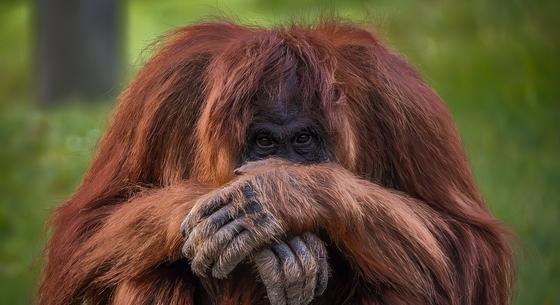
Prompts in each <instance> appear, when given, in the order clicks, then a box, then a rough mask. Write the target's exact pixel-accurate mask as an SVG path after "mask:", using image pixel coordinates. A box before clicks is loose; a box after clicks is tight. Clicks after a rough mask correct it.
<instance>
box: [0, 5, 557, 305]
mask: <svg viewBox="0 0 560 305" xmlns="http://www.w3.org/2000/svg"><path fill="white" fill-rule="evenodd" d="M33 9H34V8H33V5H32V3H31V2H29V1H23V0H20V1H16V0H10V1H5V0H4V1H0V29H1V30H0V299H1V300H2V302H3V303H5V304H29V303H32V300H33V294H34V291H35V290H36V286H37V278H38V276H39V272H40V268H41V264H42V263H43V260H44V257H43V254H42V253H41V249H42V247H43V245H44V242H45V240H46V236H47V233H46V230H45V225H44V222H45V220H46V219H47V217H48V213H49V211H50V209H51V208H52V207H54V206H55V205H56V204H58V203H59V202H61V201H63V200H64V199H65V198H67V197H68V196H69V195H70V194H71V192H72V190H73V189H74V188H75V187H76V185H77V184H78V183H79V180H80V178H81V176H82V174H83V172H84V170H85V168H86V167H87V164H88V161H89V159H90V157H91V154H92V152H93V149H94V147H95V143H96V141H97V139H98V138H99V136H100V135H101V134H102V132H103V129H104V128H105V126H106V124H107V123H106V122H107V114H108V113H109V110H110V109H111V107H112V105H113V101H106V102H103V103H97V104H93V103H89V104H86V103H83V102H79V101H76V103H72V104H66V105H65V106H62V107H58V108H55V109H42V108H40V107H38V106H37V105H36V104H35V103H34V96H33V86H32V81H33V64H34V61H33V57H32V56H33V47H32V46H33V45H34V42H33V39H34V31H33V26H34V23H33V16H34V15H33V12H34V11H33ZM559 11H560V3H559V2H557V1H553V0H551V1H546V0H545V1H529V0H518V1H504V0H498V1H484V0H473V1H460V0H454V1H435V0H432V1H423V2H419V1H409V0H393V1H389V0H379V1H359V0H353V1H342V0H341V1H319V0H317V1H301V0H276V1H264V0H263V1H259V0H233V1H207V2H200V1H179V0H171V1H148V0H142V1H141V0H139V1H129V2H128V14H127V18H128V19H127V20H125V24H126V26H127V30H128V31H127V32H128V36H127V43H126V45H127V54H128V58H129V65H128V67H127V75H128V79H130V78H131V77H132V76H133V75H134V73H135V71H137V69H138V68H139V67H140V66H141V65H142V64H143V62H144V61H145V59H146V58H147V56H149V53H148V54H146V52H142V51H143V50H144V48H145V47H146V46H147V45H148V44H149V43H150V42H152V41H153V40H154V39H155V38H156V37H157V36H158V35H160V34H162V33H164V32H166V31H168V30H170V29H172V28H173V27H177V26H180V25H184V24H186V23H189V22H194V21H197V20H200V19H201V18H203V17H205V16H224V15H225V16H230V17H234V18H235V19H238V20H240V21H242V22H246V23H250V24H262V25H270V24H275V23H279V22H285V21H290V20H313V18H315V17H316V16H319V15H321V14H325V13H327V14H332V13H333V12H336V14H337V15H340V16H342V17H349V18H353V19H356V20H358V21H365V22H367V23H369V24H373V25H375V27H376V28H377V31H378V32H379V33H380V35H381V36H382V37H384V39H385V40H387V41H388V42H389V43H390V44H391V45H392V46H393V47H394V48H395V49H397V50H399V52H401V53H402V54H404V55H405V56H406V57H408V59H409V60H410V61H411V62H412V63H413V64H414V65H415V66H416V67H417V68H418V69H419V70H420V71H421V72H422V74H423V75H424V76H425V78H426V79H427V80H428V81H429V83H430V84H431V85H432V86H434V87H435V88H436V90H437V91H438V92H439V93H440V95H441V96H442V97H443V98H444V100H445V101H446V102H447V103H448V105H449V107H450V109H451V111H452V113H453V115H454V117H455V119H456V122H457V125H458V127H459V129H460V132H461V134H462V136H463V139H464V143H465V146H466V149H467V151H468V153H469V157H470V160H471V164H472V168H473V171H474V174H475V176H476V179H477V181H478V184H479V186H480V188H481V189H482V192H483V193H484V195H485V197H486V199H487V202H488V204H489V205H490V207H491V208H492V210H493V211H494V212H495V214H496V215H497V217H498V218H500V219H502V220H503V221H504V222H506V223H507V224H509V225H510V226H511V227H512V228H513V230H514V231H515V232H516V234H517V235H518V239H519V242H518V243H517V246H516V247H517V253H518V265H519V280H518V287H517V293H516V298H515V304H518V305H521V304H523V305H525V304H526V305H535V304H543V305H548V304H560V289H559V287H560V232H559V230H560V154H559V153H560V128H559V127H558V126H559V120H560V100H559V99H560V74H559V72H558V71H559V70H560V59H559V55H560V39H559V36H558V33H557V31H558V30H559V29H560V22H559V19H560V18H558V17H557V13H558V12H559Z"/></svg>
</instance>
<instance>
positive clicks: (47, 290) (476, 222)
mask: <svg viewBox="0 0 560 305" xmlns="http://www.w3.org/2000/svg"><path fill="white" fill-rule="evenodd" d="M294 73H295V74H296V75H297V76H298V84H297V88H296V91H297V92H298V93H297V94H298V97H299V99H298V100H299V101H300V102H301V103H302V105H303V107H304V108H305V109H308V110H309V111H310V113H312V115H313V116H314V117H316V118H317V119H318V120H320V122H321V124H323V126H324V127H325V129H326V132H327V134H328V135H329V138H330V139H331V142H332V143H329V145H330V147H332V150H333V156H334V160H331V161H332V163H329V164H320V165H311V166H296V165H294V166H284V167H281V168H277V169H273V172H274V174H273V175H269V176H266V177H268V178H266V177H265V178H262V179H260V180H258V181H259V183H256V185H257V186H258V187H260V190H262V192H261V193H262V194H263V195H262V196H263V198H262V200H263V201H265V202H270V201H276V203H275V204H274V205H272V204H271V205H269V208H270V209H271V211H273V212H274V213H275V215H277V217H278V218H279V219H283V220H284V223H285V225H286V226H287V227H289V228H290V232H303V230H308V231H324V232H326V234H327V235H328V236H329V238H330V239H331V241H332V246H331V248H330V252H329V255H331V259H330V264H331V267H332V269H333V275H332V278H331V279H330V280H329V286H328V288H327V291H326V292H325V294H324V295H323V296H322V297H320V298H318V299H316V300H315V301H314V302H315V304H341V303H342V302H346V301H347V302H348V303H349V304H456V305H485V304H486V305H506V304H509V303H510V292H511V289H510V287H511V283H512V270H513V268H512V254H511V251H510V247H509V245H508V242H507V231H506V230H505V228H504V227H503V226H502V225H501V224H500V223H499V222H498V221H497V220H496V219H495V218H494V217H493V216H492V215H491V214H490V212H489V210H488V209H487V207H486V206H485V203H484V201H483V199H482V197H481V195H480V193H479V191H478V190H477V188H476V186H475V184H474V182H473V178H472V175H471V172H470V170H469V166H468V163H467V160H466V157H465V153H464V150H463V147H462V144H461V141H460V139H459V136H458V133H457V131H456V128H455V126H454V123H453V121H452V118H451V116H450V114H449V112H448V110H447V109H446V107H445V105H444V104H443V103H442V101H441V99H440V98H439V97H438V96H437V94H436V93H435V92H434V91H433V90H432V89H431V88H430V86H429V85H427V84H426V83H425V82H424V81H423V80H422V79H421V78H420V76H419V75H418V73H417V72H416V71H415V70H414V69H413V68H411V66H410V65H409V64H408V63H406V61H405V60H403V59H402V58H401V57H399V56H398V55H397V54H395V53H394V52H392V51H391V50H389V49H387V48H386V47H385V46H384V45H383V44H382V43H381V42H380V40H379V39H378V38H377V37H376V36H375V35H374V34H373V33H371V32H370V31H367V30H365V29H361V28H358V27H355V26H353V25H352V24H347V23H344V22H341V21H333V20H330V21H323V22H319V23H316V24H314V25H311V26H302V25H290V26H286V27H275V28H271V29H269V28H259V27H247V26H242V25H237V24H234V23H229V22H215V23H202V24H195V25H191V26H186V27H183V28H180V29H178V30H176V31H175V32H173V33H171V34H169V35H167V36H165V37H163V40H162V45H161V48H160V50H159V51H158V52H157V54H155V56H154V57H153V58H151V59H150V60H149V62H148V63H147V64H146V65H145V66H144V67H143V68H142V69H141V71H140V72H139V73H138V75H137V76H136V78H135V79H134V80H133V81H132V82H131V84H130V85H129V87H128V88H127V89H126V90H125V91H124V92H123V93H122V95H121V96H120V98H119V103H118V106H117V108H116V112H115V113H114V117H113V122H112V124H111V126H110V128H109V129H108V131H107V132H106V134H105V135H104V137H103V138H102V140H101V142H100V144H99V148H98V151H97V153H96V156H95V158H94V160H93V162H92V164H91V166H90V168H89V169H88V171H87V173H86V174H85V177H84V179H83V181H82V183H81V185H80V186H79V187H78V189H77V191H76V192H75V194H73V196H72V197H71V198H70V199H69V200H67V201H66V202H64V203H63V204H61V205H60V206H59V207H58V208H57V209H56V211H55V213H54V215H53V218H52V223H51V224H52V227H53V228H54V234H53V236H52V238H51V239H50V242H49V243H48V246H47V251H48V264H47V266H46V268H45V271H44V279H43V281H42V285H41V288H40V291H39V296H38V302H39V304H41V305H55V304H56V305H61V304H84V303H86V304H88V305H92V304H133V303H134V304H177V305H179V304H195V303H196V304H207V303H208V304H223V305H226V304H232V305H233V304H260V303H262V304H266V299H265V298H264V288H263V287H262V285H261V283H260V282H259V281H258V279H256V278H255V275H254V272H252V270H251V268H250V266H241V267H240V268H238V269H239V270H236V271H235V272H234V273H233V274H232V275H231V278H230V279H228V280H224V281H218V280H214V279H211V278H204V279H202V278H198V277H196V276H195V275H193V274H192V272H191V271H190V268H189V264H188V262H187V261H186V260H185V259H184V258H182V256H181V250H180V249H181V245H182V242H183V240H182V238H181V236H180V233H179V225H180V223H181V221H182V219H183V218H184V217H185V216H186V215H187V214H188V213H189V211H190V209H191V208H192V207H193V206H194V205H195V203H196V202H197V199H198V198H199V197H200V196H202V195H204V194H207V193H209V192H211V191H213V190H215V189H219V188H221V187H223V185H225V184H228V183H232V182H235V181H236V179H238V178H235V177H234V175H233V170H234V168H235V167H236V165H237V162H238V160H239V158H240V155H241V154H242V150H243V148H244V145H245V142H246V130H247V127H248V124H250V122H251V120H252V116H253V113H252V111H253V110H254V103H255V101H256V100H258V99H255V97H256V96H259V95H265V96H269V97H274V96H277V95H280V94H283V93H282V92H280V91H279V89H278V88H280V87H282V86H280V85H279V84H282V83H283V82H286V81H287V80H286V78H287V77H288V76H289V75H292V74H294ZM335 163H336V164H335ZM254 175H260V174H258V173H255V174H254ZM282 177H284V178H285V179H284V178H282ZM286 177H287V178H286ZM290 177H292V178H293V179H289V178H290ZM294 177H295V178H294ZM326 177H328V179H327V178H326ZM240 179H245V178H244V177H241V178H240ZM294 179H296V181H298V184H297V185H293V188H291V190H292V192H291V194H293V195H291V196H292V197H290V198H292V199H294V198H295V199H296V200H288V199H286V198H278V197H274V196H273V195H270V194H276V193H278V191H275V190H278V189H286V188H287V187H289V183H286V182H285V181H293V180H294ZM283 181H284V182H283ZM283 183H284V184H283ZM287 185H288V186H287ZM298 189H313V190H317V193H316V194H314V195H313V196H309V195H305V194H304V193H301V191H298ZM349 189H352V190H353V191H349ZM298 192H299V193H298ZM267 196H268V197H270V196H273V197H272V198H268V199H267ZM302 211H305V213H303V212H302ZM302 213H303V214H306V215H302Z"/></svg>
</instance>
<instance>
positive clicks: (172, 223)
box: [42, 183, 209, 304]
mask: <svg viewBox="0 0 560 305" xmlns="http://www.w3.org/2000/svg"><path fill="white" fill-rule="evenodd" d="M208 191H209V189H208V188H207V187H203V186H199V185H195V184H192V183H184V184H179V185H175V186H172V187H167V188H163V189H157V190H146V191H144V192H141V193H140V194H138V195H136V196H135V197H133V198H131V199H130V200H128V201H126V202H123V203H120V204H117V205H113V206H111V207H110V209H111V211H110V213H108V216H107V217H106V218H105V219H104V220H103V223H102V224H101V225H99V226H98V227H97V228H95V229H94V230H95V231H94V232H93V233H92V234H90V235H89V237H88V238H86V239H84V240H81V241H64V242H66V243H69V244H72V247H73V248H72V251H70V255H69V256H68V257H64V258H59V261H63V262H64V263H63V264H61V265H60V266H58V268H56V270H54V269H53V272H52V273H51V274H47V275H46V276H47V277H61V276H62V277H64V281H57V282H59V286H58V287H53V288H52V290H56V291H55V292H54V293H51V294H49V295H51V296H53V295H58V296H60V299H58V298H57V297H54V298H52V299H51V300H45V302H43V303H42V304H69V303H70V304H71V302H75V301H78V300H76V299H79V298H82V297H83V295H84V294H85V295H87V294H89V293H90V292H91V291H95V290H103V289H105V288H106V287H109V286H112V285H115V284H118V283H119V282H120V281H124V280H129V279H131V278H134V277H135V276H138V275H141V274H143V273H145V272H146V270H149V269H150V268H153V267H154V266H157V265H158V264H159V263H162V262H165V261H172V260H174V259H177V258H178V257H179V256H180V247H181V236H180V234H179V230H178V228H179V224H180V222H181V220H182V218H183V217H184V215H186V214H188V212H189V210H190V209H191V207H192V205H193V204H194V200H195V199H196V198H198V197H199V196H200V195H201V194H203V193H205V192H208ZM76 217H82V216H80V215H79V214H78V215H76ZM57 230H60V228H59V229H57ZM57 233H58V232H57V231H55V235H56V234H57ZM55 246H56V245H55ZM48 280H49V279H48V278H47V279H46V281H48Z"/></svg>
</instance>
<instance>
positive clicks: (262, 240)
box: [181, 160, 329, 305]
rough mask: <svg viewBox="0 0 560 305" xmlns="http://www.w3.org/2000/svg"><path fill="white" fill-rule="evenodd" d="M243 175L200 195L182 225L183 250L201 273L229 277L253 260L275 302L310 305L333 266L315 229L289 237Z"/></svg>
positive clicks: (253, 165) (258, 165) (261, 166)
mask: <svg viewBox="0 0 560 305" xmlns="http://www.w3.org/2000/svg"><path fill="white" fill-rule="evenodd" d="M273 163H274V165H276V166H278V165H280V164H282V163H283V161H279V160H271V161H258V162H250V163H248V164H246V165H244V166H242V167H241V168H239V169H237V170H236V174H243V173H248V172H255V171H263V170H265V167H266V165H271V164H273ZM255 192H256V191H255V189H254V187H253V186H252V184H251V179H250V178H248V179H243V177H242V178H241V179H239V180H237V181H235V182H233V183H232V184H230V185H229V186H226V187H225V188H223V189H221V190H218V191H216V192H213V193H210V194H209V195H208V196H205V197H203V198H201V200H200V201H199V202H198V203H197V204H196V205H195V207H194V208H193V209H192V210H191V212H190V213H189V214H188V215H187V217H186V218H185V220H184V221H183V223H182V224H181V233H182V234H183V236H184V237H185V238H186V241H185V243H184V246H183V254H184V255H185V257H187V258H188V259H190V260H191V269H192V270H193V272H194V273H195V274H197V275H198V276H201V277H205V276H207V274H208V273H209V272H211V274H212V276H213V277H216V278H225V277H227V276H228V274H229V273H230V272H231V271H232V270H233V269H234V268H235V267H236V266H237V265H238V264H239V263H241V262H242V261H243V260H245V259H251V260H252V262H253V263H254V264H255V266H256V269H257V271H258V273H259V276H260V278H261V280H262V282H263V284H264V285H265V287H266V290H267V295H268V298H269V301H270V303H271V304H272V305H306V304H309V303H310V302H311V301H312V300H313V298H314V297H315V296H318V295H321V294H322V293H323V292H324V290H325V288H326V286H327V282H328V274H329V267H328V263H327V251H326V247H325V244H324V242H323V241H321V240H320V239H319V238H318V237H317V236H316V235H314V234H312V233H309V232H307V233H304V234H303V235H302V236H296V237H293V238H289V239H286V238H285V237H286V230H285V229H284V228H283V225H282V223H281V221H280V220H278V219H276V218H275V217H274V215H272V214H271V213H270V212H269V211H267V210H266V208H265V207H264V206H263V204H262V203H261V202H259V201H258V200H257V197H258V196H256V194H255Z"/></svg>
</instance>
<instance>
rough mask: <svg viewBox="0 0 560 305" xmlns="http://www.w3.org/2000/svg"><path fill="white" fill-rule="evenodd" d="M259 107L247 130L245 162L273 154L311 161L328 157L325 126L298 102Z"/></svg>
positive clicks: (283, 157) (279, 156)
mask: <svg viewBox="0 0 560 305" xmlns="http://www.w3.org/2000/svg"><path fill="white" fill-rule="evenodd" d="M290 104H292V105H289V106H286V105H282V106H280V105H266V106H261V107H259V108H261V109H260V111H258V112H257V113H256V115H255V116H254V121H253V123H252V124H251V125H250V127H249V129H248V131H247V147H246V150H245V153H244V155H243V160H242V163H245V162H249V161H256V160H261V159H266V158H270V157H276V158H281V159H286V160H289V161H292V162H296V163H302V164H310V163H320V162H325V161H327V160H328V159H329V152H328V150H327V145H326V143H327V139H326V137H325V133H324V131H323V128H322V126H320V124H318V123H317V122H316V121H314V120H313V119H312V118H311V116H310V115H309V114H307V113H306V112H305V111H301V110H300V109H298V108H299V107H297V105H294V104H293V103H290Z"/></svg>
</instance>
